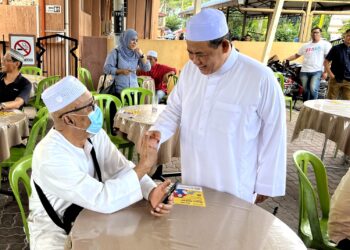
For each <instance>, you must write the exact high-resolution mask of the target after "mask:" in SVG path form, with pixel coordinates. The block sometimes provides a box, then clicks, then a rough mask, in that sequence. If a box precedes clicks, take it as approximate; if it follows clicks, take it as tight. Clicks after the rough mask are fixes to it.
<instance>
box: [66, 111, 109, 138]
mask: <svg viewBox="0 0 350 250" xmlns="http://www.w3.org/2000/svg"><path fill="white" fill-rule="evenodd" d="M73 115H78V114H73ZM78 116H87V117H88V118H89V120H90V126H89V127H87V128H86V129H85V128H79V127H77V126H73V125H69V126H72V127H74V128H76V129H81V130H85V131H86V132H88V133H89V134H90V136H89V138H91V137H93V136H94V135H96V134H97V133H98V132H99V131H100V130H101V128H102V125H103V114H102V111H101V109H100V108H99V107H98V106H97V105H95V110H94V111H92V112H90V114H88V115H78Z"/></svg>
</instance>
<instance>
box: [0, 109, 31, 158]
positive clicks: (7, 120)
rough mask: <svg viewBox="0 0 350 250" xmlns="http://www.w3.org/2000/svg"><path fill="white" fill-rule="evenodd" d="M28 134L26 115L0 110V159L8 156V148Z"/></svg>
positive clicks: (18, 142)
mask: <svg viewBox="0 0 350 250" xmlns="http://www.w3.org/2000/svg"><path fill="white" fill-rule="evenodd" d="M28 135H29V127H28V119H27V116H26V115H25V114H24V113H23V112H21V111H19V110H14V111H5V112H4V111H0V161H3V160H6V159H7V158H9V157H10V148H11V147H12V146H15V145H18V144H21V143H22V142H23V140H22V138H23V137H27V136H28Z"/></svg>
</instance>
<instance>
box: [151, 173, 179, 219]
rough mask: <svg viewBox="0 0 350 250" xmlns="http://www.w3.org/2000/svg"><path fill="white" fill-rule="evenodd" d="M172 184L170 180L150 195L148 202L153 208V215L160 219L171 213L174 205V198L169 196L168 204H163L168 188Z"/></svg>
mask: <svg viewBox="0 0 350 250" xmlns="http://www.w3.org/2000/svg"><path fill="white" fill-rule="evenodd" d="M170 183H171V181H170V180H166V181H164V182H162V183H161V184H159V185H158V186H157V187H155V188H154V189H153V190H152V191H151V193H150V194H149V197H148V200H149V202H150V204H151V207H152V210H151V214H152V215H154V216H158V217H160V216H164V215H166V214H168V213H170V210H171V209H172V207H173V203H174V196H173V195H170V196H169V199H168V204H164V203H162V200H163V198H164V196H165V195H166V193H167V187H168V186H169V185H170Z"/></svg>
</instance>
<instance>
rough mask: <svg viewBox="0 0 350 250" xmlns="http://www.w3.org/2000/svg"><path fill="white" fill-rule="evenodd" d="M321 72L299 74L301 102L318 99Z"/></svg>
mask: <svg viewBox="0 0 350 250" xmlns="http://www.w3.org/2000/svg"><path fill="white" fill-rule="evenodd" d="M321 76H322V71H316V72H300V81H301V83H302V84H303V88H304V91H303V101H304V102H305V101H307V100H313V99H317V98H318V90H319V88H320V81H321Z"/></svg>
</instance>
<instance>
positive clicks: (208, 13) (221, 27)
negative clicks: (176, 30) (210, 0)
mask: <svg viewBox="0 0 350 250" xmlns="http://www.w3.org/2000/svg"><path fill="white" fill-rule="evenodd" d="M227 33H228V27H227V23H226V17H225V15H224V13H223V12H222V11H220V10H216V9H210V8H208V9H203V10H201V12H199V13H198V14H197V15H194V16H192V17H191V18H190V19H189V21H188V22H187V26H186V40H189V41H195V42H204V41H210V40H214V39H218V38H220V37H223V36H225V35H226V34H227Z"/></svg>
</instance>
